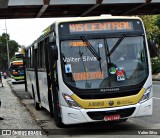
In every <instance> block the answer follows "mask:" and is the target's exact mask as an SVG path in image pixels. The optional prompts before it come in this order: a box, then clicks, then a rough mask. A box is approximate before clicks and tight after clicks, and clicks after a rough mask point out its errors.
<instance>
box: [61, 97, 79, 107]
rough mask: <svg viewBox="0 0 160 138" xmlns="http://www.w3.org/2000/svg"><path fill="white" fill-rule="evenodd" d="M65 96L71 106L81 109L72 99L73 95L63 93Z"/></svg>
mask: <svg viewBox="0 0 160 138" xmlns="http://www.w3.org/2000/svg"><path fill="white" fill-rule="evenodd" d="M63 97H64V99H65V101H66V103H67V104H68V106H69V107H71V108H74V109H81V107H80V106H79V105H78V104H77V103H76V102H75V101H74V100H73V99H72V97H71V96H69V95H68V94H63Z"/></svg>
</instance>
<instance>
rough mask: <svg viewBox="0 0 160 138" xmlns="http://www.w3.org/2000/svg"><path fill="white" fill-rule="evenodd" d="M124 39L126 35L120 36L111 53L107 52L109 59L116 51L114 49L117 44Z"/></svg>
mask: <svg viewBox="0 0 160 138" xmlns="http://www.w3.org/2000/svg"><path fill="white" fill-rule="evenodd" d="M125 37H126V34H122V36H121V37H120V38H119V39H118V41H117V42H116V44H115V45H114V46H113V48H112V49H111V51H109V53H108V56H109V57H110V56H111V55H112V53H113V52H114V51H115V50H116V48H117V47H118V46H119V44H120V43H121V42H122V40H123V39H124V38H125Z"/></svg>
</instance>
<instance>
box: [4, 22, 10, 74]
mask: <svg viewBox="0 0 160 138" xmlns="http://www.w3.org/2000/svg"><path fill="white" fill-rule="evenodd" d="M5 30H6V44H7V57H8V74H9V66H10V64H9V59H10V58H9V46H8V34H7V24H6V19H5Z"/></svg>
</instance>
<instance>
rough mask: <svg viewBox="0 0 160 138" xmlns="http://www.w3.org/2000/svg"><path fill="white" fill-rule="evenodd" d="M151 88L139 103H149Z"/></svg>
mask: <svg viewBox="0 0 160 138" xmlns="http://www.w3.org/2000/svg"><path fill="white" fill-rule="evenodd" d="M151 88H152V87H149V88H147V89H146V92H145V93H144V94H143V96H142V98H141V100H140V101H139V103H143V102H145V101H147V100H148V99H149V98H150V94H151Z"/></svg>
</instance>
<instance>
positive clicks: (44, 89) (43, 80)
mask: <svg viewBox="0 0 160 138" xmlns="http://www.w3.org/2000/svg"><path fill="white" fill-rule="evenodd" d="M38 84H39V91H40V97H41V104H42V106H43V107H44V108H46V109H47V110H48V111H49V103H48V84H47V73H46V72H38Z"/></svg>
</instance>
